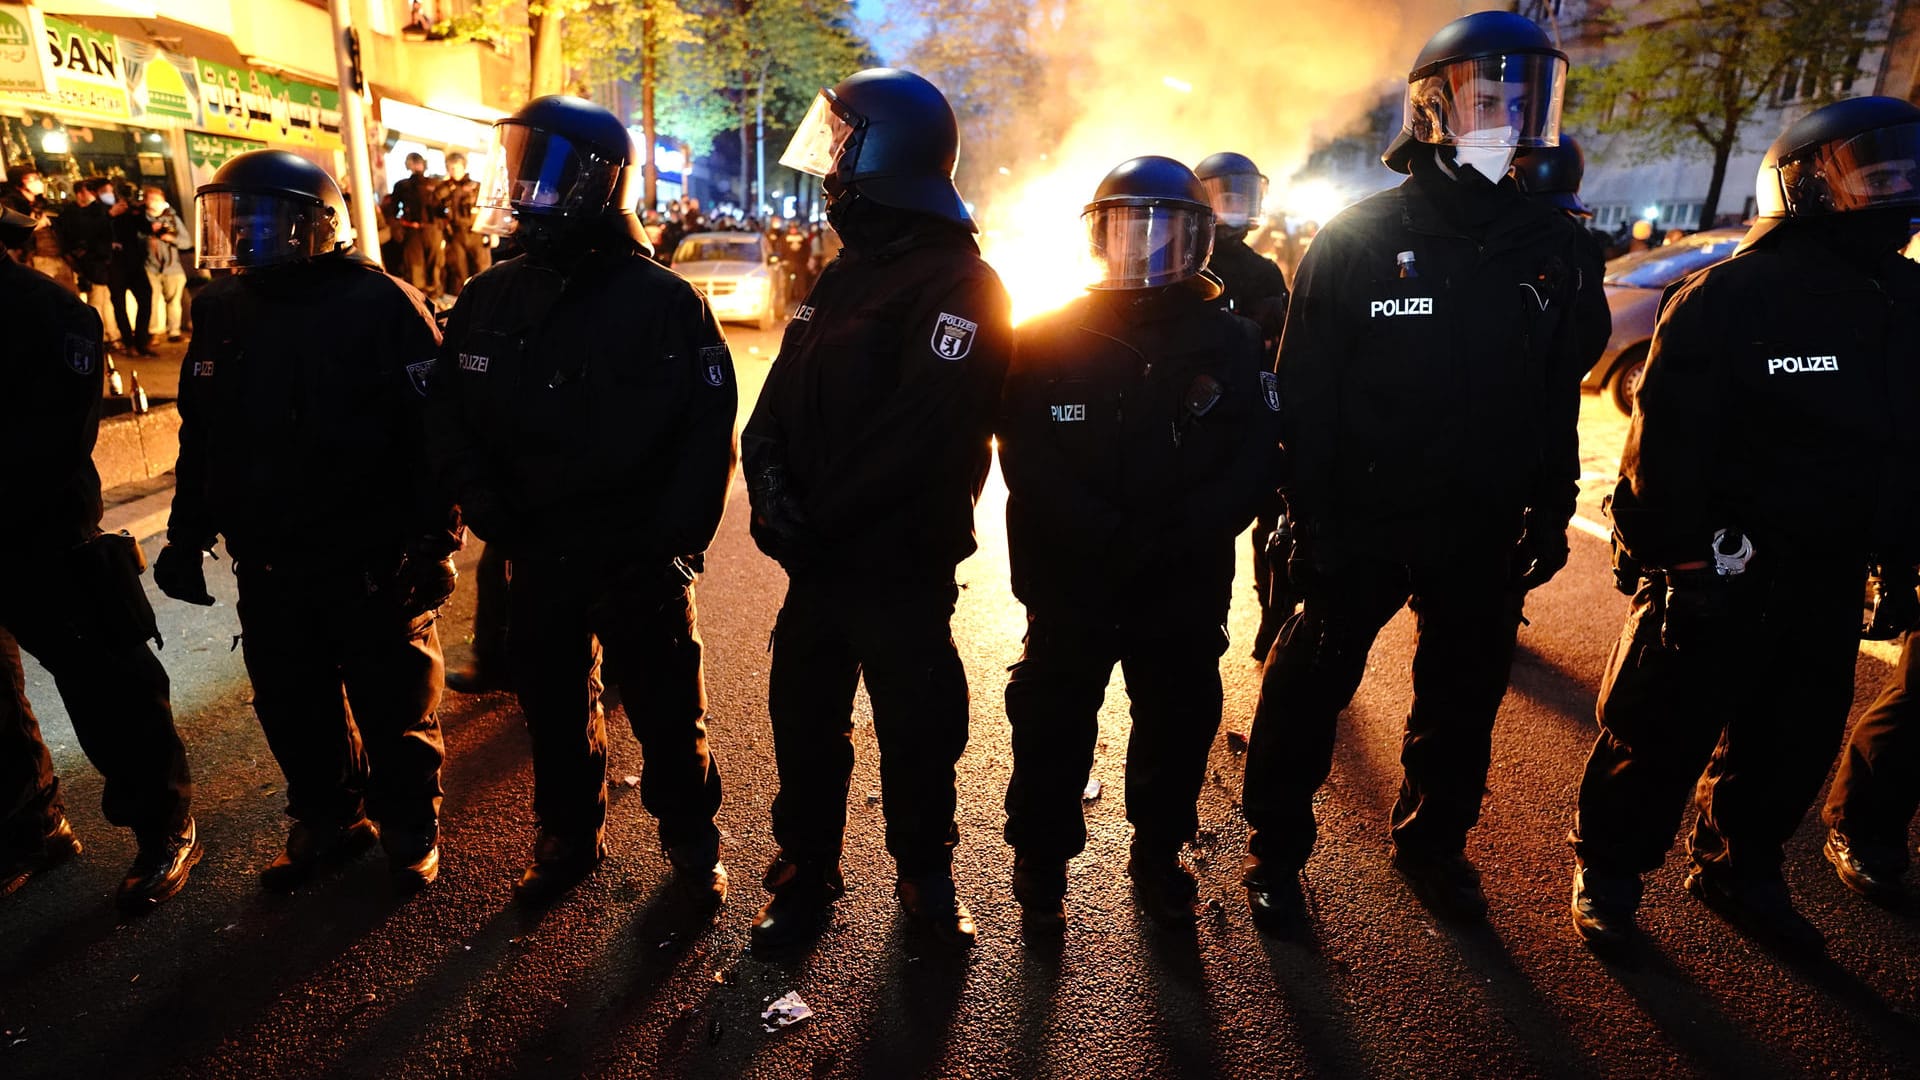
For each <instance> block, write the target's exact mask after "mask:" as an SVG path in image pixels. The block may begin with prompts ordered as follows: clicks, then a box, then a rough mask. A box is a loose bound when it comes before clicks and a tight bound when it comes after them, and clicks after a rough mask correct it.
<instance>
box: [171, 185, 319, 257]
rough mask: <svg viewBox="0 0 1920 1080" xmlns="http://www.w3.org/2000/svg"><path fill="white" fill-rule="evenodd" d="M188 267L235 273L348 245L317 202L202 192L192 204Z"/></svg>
mask: <svg viewBox="0 0 1920 1080" xmlns="http://www.w3.org/2000/svg"><path fill="white" fill-rule="evenodd" d="M196 202H197V203H198V206H199V210H200V212H199V213H198V214H196V215H194V216H195V217H196V218H197V219H198V220H197V222H196V223H195V226H194V248H195V249H196V251H197V252H198V255H197V257H196V258H195V260H194V262H195V265H196V266H198V267H199V268H200V269H202V270H235V269H249V268H252V267H259V266H273V265H275V264H278V263H290V262H302V261H305V260H307V259H311V258H314V257H315V256H318V255H325V254H327V253H328V252H330V251H333V250H335V249H336V248H337V247H339V246H341V245H342V244H345V243H349V242H351V241H352V239H353V230H352V228H351V227H349V226H348V225H347V223H346V222H344V221H335V220H334V219H333V215H331V214H329V213H328V212H327V210H326V207H325V206H323V205H322V204H321V203H320V202H318V201H317V200H310V199H297V198H294V197H292V196H289V195H270V194H262V193H257V192H248V191H206V192H202V193H200V195H199V196H198V197H197V198H196Z"/></svg>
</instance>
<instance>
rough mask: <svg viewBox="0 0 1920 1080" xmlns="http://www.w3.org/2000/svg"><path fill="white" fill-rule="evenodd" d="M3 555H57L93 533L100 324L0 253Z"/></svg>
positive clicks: (64, 293) (53, 285) (65, 292)
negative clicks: (3, 338) (3, 332)
mask: <svg viewBox="0 0 1920 1080" xmlns="http://www.w3.org/2000/svg"><path fill="white" fill-rule="evenodd" d="M0 325H4V326H6V327H7V347H6V349H5V350H4V355H0V507H4V508H5V510H6V518H7V524H6V527H5V528H0V550H9V551H56V550H60V549H64V548H70V547H73V546H74V545H76V544H79V543H82V542H83V541H85V540H87V539H88V538H89V537H91V536H93V534H94V533H96V532H98V531H99V526H100V474H99V473H98V472H97V471H95V469H94V467H93V443H94V439H95V437H96V436H97V435H98V433H99V429H100V395H101V387H102V382H103V380H104V379H105V377H106V376H105V366H106V365H105V361H104V357H105V355H106V354H105V352H104V351H103V350H102V348H101V344H100V333H101V332H100V316H99V315H98V314H97V313H95V311H94V310H93V309H92V308H90V307H88V306H87V305H86V304H84V303H82V302H81V301H80V298H79V297H77V296H75V295H74V294H73V292H72V290H70V289H65V288H62V287H61V286H60V284H59V283H58V282H56V281H54V280H53V279H52V278H50V277H47V276H46V275H45V274H42V273H39V272H38V271H35V270H31V269H29V268H27V267H25V266H21V265H20V264H19V263H16V262H14V261H13V260H12V259H11V258H9V257H7V256H6V255H5V254H4V253H0Z"/></svg>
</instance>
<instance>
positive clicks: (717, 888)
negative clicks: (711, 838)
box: [667, 845, 727, 911]
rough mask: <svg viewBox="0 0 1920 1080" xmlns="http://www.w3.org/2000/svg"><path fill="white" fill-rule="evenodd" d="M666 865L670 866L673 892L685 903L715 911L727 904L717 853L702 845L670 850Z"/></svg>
mask: <svg viewBox="0 0 1920 1080" xmlns="http://www.w3.org/2000/svg"><path fill="white" fill-rule="evenodd" d="M667 862H668V863H669V864H671V865H672V867H673V885H674V889H675V890H676V891H677V892H679V893H680V895H681V896H682V897H684V898H685V899H686V901H687V903H689V904H691V905H692V906H693V907H695V908H697V909H699V910H701V911H715V910H718V909H719V907H720V906H721V905H722V904H725V903H726V902H727V867H726V864H725V863H723V862H721V861H720V855H719V852H717V851H715V850H714V849H713V848H711V847H707V846H704V845H703V846H700V847H692V846H682V847H670V848H668V849H667Z"/></svg>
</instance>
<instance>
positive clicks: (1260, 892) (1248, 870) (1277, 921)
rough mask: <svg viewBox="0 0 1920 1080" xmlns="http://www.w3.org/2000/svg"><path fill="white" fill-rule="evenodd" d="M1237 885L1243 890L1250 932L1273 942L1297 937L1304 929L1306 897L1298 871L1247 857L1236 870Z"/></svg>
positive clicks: (1305, 926) (1249, 855)
mask: <svg viewBox="0 0 1920 1080" xmlns="http://www.w3.org/2000/svg"><path fill="white" fill-rule="evenodd" d="M1240 884H1242V885H1245V886H1246V887H1247V913H1248V914H1250V915H1252V916H1253V926H1254V929H1256V930H1258V931H1260V932H1261V933H1263V934H1267V935H1269V936H1271V937H1277V938H1293V937H1298V936H1300V934H1301V933H1302V932H1304V931H1305V930H1306V929H1307V894H1306V892H1305V890H1303V889H1302V888H1301V885H1300V871H1298V870H1291V869H1286V868H1283V867H1279V866H1272V865H1269V864H1268V863H1266V862H1265V861H1264V860H1262V859H1261V858H1260V856H1258V855H1253V854H1248V856H1247V861H1246V862H1244V863H1242V864H1241V866H1240Z"/></svg>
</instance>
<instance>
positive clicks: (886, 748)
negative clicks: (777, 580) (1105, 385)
mask: <svg viewBox="0 0 1920 1080" xmlns="http://www.w3.org/2000/svg"><path fill="white" fill-rule="evenodd" d="M958 148H959V134H958V127H957V125H956V123H955V120H954V115H953V110H952V108H951V107H950V106H948V104H947V101H946V98H944V97H943V96H941V94H940V91H939V90H937V89H935V88H934V86H933V85H932V84H931V83H929V82H927V81H926V80H925V79H922V78H920V77H919V76H918V75H914V74H912V73H910V72H905V71H896V70H891V69H886V68H875V69H870V70H867V71H861V72H858V73H856V74H854V75H851V76H849V77H847V78H846V79H844V80H842V81H841V82H840V84H839V85H837V86H835V87H833V88H832V89H830V90H823V91H821V93H820V96H819V97H818V98H817V99H816V100H815V101H814V104H813V108H812V110H811V111H810V112H809V113H808V115H807V118H806V120H805V121H804V122H803V123H802V125H801V127H800V129H799V131H798V132H797V133H796V134H795V135H794V138H793V142H792V144H791V145H790V146H789V147H788V148H787V152H786V154H785V155H784V156H783V157H782V158H781V162H782V164H786V165H788V166H790V167H793V168H796V169H799V170H801V171H803V172H808V173H811V174H813V175H816V176H820V177H822V183H823V186H824V188H825V193H826V201H827V202H826V205H827V219H828V221H829V222H830V223H831V224H832V225H833V227H834V229H835V230H836V231H838V232H839V234H840V236H841V238H842V239H843V240H844V241H845V244H846V246H845V248H844V250H843V251H842V252H841V254H840V256H839V258H837V259H835V260H834V261H833V262H832V263H830V264H828V266H827V267H826V269H825V271H824V272H823V273H822V274H821V275H820V278H819V280H818V282H816V284H815V285H814V287H813V291H812V293H811V294H810V295H809V296H808V297H807V298H806V299H805V301H804V302H803V303H802V304H801V306H800V308H799V310H798V312H797V313H796V314H795V315H794V317H793V321H792V322H790V323H789V324H788V326H787V332H786V337H785V339H784V340H783V341H782V342H781V346H780V356H779V359H777V360H776V361H774V365H773V368H772V370H771V371H770V372H769V374H768V376H767V383H766V387H765V389H764V390H762V391H761V394H760V400H759V403H758V405H757V406H756V407H755V408H754V412H753V418H752V419H751V420H750V421H749V422H748V424H747V426H746V428H745V430H744V431H743V432H742V433H741V449H742V453H743V456H744V459H745V463H746V469H747V485H748V486H747V491H748V494H749V496H750V497H751V498H752V500H753V536H754V540H755V541H756V542H757V543H758V544H759V545H760V549H761V550H762V551H764V552H766V553H767V554H768V555H770V556H772V557H773V558H775V559H778V560H779V561H780V564H781V565H782V566H783V567H785V569H786V571H787V576H788V579H789V585H788V588H787V595H786V600H785V602H784V604H783V605H782V607H781V610H780V617H779V621H778V623H777V624H776V625H775V627H774V636H773V669H772V672H771V688H770V700H769V702H768V712H769V713H770V714H771V719H772V722H773V737H774V751H775V757H776V759H777V763H778V766H779V771H780V792H779V794H778V795H777V796H776V797H775V799H774V802H773V832H774V838H775V839H776V840H777V841H779V844H780V855H779V857H778V858H777V859H776V860H775V861H774V863H773V864H772V866H770V867H769V868H768V870H767V874H766V886H767V890H768V891H769V892H770V893H772V894H773V895H772V898H771V899H770V900H769V901H768V902H767V904H766V906H765V907H764V908H762V909H761V911H760V913H759V915H758V916H757V918H756V920H755V924H754V931H753V932H754V938H755V940H756V941H759V942H761V943H763V944H773V945H778V944H781V943H785V942H791V941H794V940H796V939H798V938H801V937H803V936H805V935H806V934H808V933H810V932H811V931H812V930H813V929H815V928H816V927H817V926H818V923H819V920H820V918H821V916H822V915H824V914H825V913H826V912H827V910H828V909H829V907H830V905H831V904H832V902H833V900H834V899H835V898H836V897H838V896H839V894H840V893H841V892H842V891H843V889H844V885H843V883H842V880H841V876H840V850H841V844H842V840H843V837H844V834H845V831H846V802H847V783H848V779H849V777H850V776H851V774H852V771H853V741H852V731H853V717H852V712H853V696H854V689H855V687H856V685H857V684H858V682H859V680H860V679H862V678H864V679H865V680H866V684H867V693H868V695H869V696H870V697H871V698H872V701H873V726H874V733H875V735H876V736H877V737H878V739H879V742H880V755H881V757H880V784H881V792H882V802H883V806H884V808H885V813H886V821H887V851H888V853H889V854H891V855H892V856H893V858H894V862H895V864H896V867H897V869H898V871H899V881H898V886H897V892H898V895H899V897H900V900H901V902H902V903H903V905H904V906H905V908H906V910H907V912H908V914H909V916H910V917H911V918H912V919H913V920H914V922H915V923H916V924H917V925H919V926H921V927H923V928H925V929H929V930H931V931H932V933H933V934H934V935H936V936H937V937H938V939H939V940H941V941H943V942H946V943H948V944H953V945H969V944H971V943H972V941H973V934H974V927H973V917H972V915H971V914H970V913H969V912H968V911H967V908H966V905H964V904H962V903H961V902H960V900H959V898H958V896H957V895H956V894H955V892H954V885H953V875H952V858H953V847H954V844H955V843H957V842H958V830H957V828H956V827H955V824H954V799H955V791H954V766H955V763H956V762H958V761H959V759H960V754H961V752H962V751H963V750H964V749H965V747H966V742H967V682H966V673H965V671H964V670H962V668H961V665H960V657H959V654H958V653H957V652H956V651H955V649H954V646H953V640H952V637H951V635H950V633H949V630H948V623H949V621H950V619H951V618H952V614H953V605H954V600H955V598H956V596H957V589H956V586H955V584H954V577H953V570H954V566H955V565H956V564H958V563H959V562H960V560H962V559H964V558H966V557H967V556H968V555H969V554H971V553H972V552H973V550H974V536H973V507H974V503H975V501H976V500H977V499H978V498H979V495H980V490H981V487H982V485H983V484H984V483H985V481H986V476H987V470H988V466H989V463H990V456H991V450H990V441H989V440H990V435H991V432H992V428H993V416H994V409H995V407H996V405H997V403H998V401H999V396H1000V383H1001V379H1002V378H1003V377H1004V375H1005V372H1006V364H1007V353H1008V350H1009V347H1010V338H1011V328H1010V321H1009V314H1008V301H1007V295H1006V291H1005V289H1004V288H1002V287H1001V285H1000V281H999V279H998V278H997V277H996V276H995V275H994V273H993V271H992V270H991V269H989V268H988V266H987V265H986V263H984V262H982V261H981V259H980V256H979V249H978V247H976V246H975V244H974V241H973V236H972V233H973V232H974V224H973V219H972V217H971V216H970V215H969V214H968V212H967V208H966V204H965V203H963V202H962V201H961V199H960V195H959V193H958V192H957V191H955V190H954V186H953V167H954V160H955V156H956V154H957V152H958Z"/></svg>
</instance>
